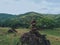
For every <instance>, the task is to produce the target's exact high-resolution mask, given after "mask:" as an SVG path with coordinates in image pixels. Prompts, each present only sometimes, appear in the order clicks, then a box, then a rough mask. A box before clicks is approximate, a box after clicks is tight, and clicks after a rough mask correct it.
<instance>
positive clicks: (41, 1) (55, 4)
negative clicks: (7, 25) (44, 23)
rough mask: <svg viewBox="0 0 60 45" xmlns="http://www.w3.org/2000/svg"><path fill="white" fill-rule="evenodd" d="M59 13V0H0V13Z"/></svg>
mask: <svg viewBox="0 0 60 45" xmlns="http://www.w3.org/2000/svg"><path fill="white" fill-rule="evenodd" d="M31 11H34V12H38V13H46V14H60V0H0V13H9V14H23V13H26V12H31Z"/></svg>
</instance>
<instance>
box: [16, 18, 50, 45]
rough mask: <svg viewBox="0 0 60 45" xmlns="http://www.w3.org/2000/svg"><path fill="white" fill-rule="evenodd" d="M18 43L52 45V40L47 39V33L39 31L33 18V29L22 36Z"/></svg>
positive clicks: (23, 44)
mask: <svg viewBox="0 0 60 45" xmlns="http://www.w3.org/2000/svg"><path fill="white" fill-rule="evenodd" d="M19 43H20V44H19ZM17 45H50V41H49V40H47V39H46V35H41V34H40V33H39V31H38V30H37V28H36V21H35V19H33V20H32V22H31V30H30V31H29V32H27V33H24V34H23V35H22V36H21V38H20V42H18V43H17Z"/></svg>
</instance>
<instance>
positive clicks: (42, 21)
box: [0, 12, 60, 28]
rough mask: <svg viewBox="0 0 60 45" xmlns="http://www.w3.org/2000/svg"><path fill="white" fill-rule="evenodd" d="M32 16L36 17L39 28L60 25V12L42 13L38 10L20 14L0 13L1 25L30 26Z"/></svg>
mask: <svg viewBox="0 0 60 45" xmlns="http://www.w3.org/2000/svg"><path fill="white" fill-rule="evenodd" d="M32 18H35V19H36V21H37V26H39V28H43V27H46V28H50V27H52V26H53V27H60V14H41V13H37V12H27V13H24V14H19V15H12V14H5V13H0V26H2V27H8V26H9V27H11V26H12V27H14V26H15V27H29V25H30V22H31V20H32Z"/></svg>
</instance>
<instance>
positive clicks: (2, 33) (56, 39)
mask: <svg viewBox="0 0 60 45" xmlns="http://www.w3.org/2000/svg"><path fill="white" fill-rule="evenodd" d="M8 29H9V28H0V45H16V43H17V42H18V41H19V37H20V36H21V35H22V34H23V33H25V32H28V31H29V29H22V28H20V29H16V30H17V31H18V33H17V34H16V36H14V35H15V34H6V32H7V30H8ZM40 32H41V33H42V34H47V38H48V39H49V40H50V41H51V45H60V35H59V34H60V29H55V31H54V30H44V31H40Z"/></svg>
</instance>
